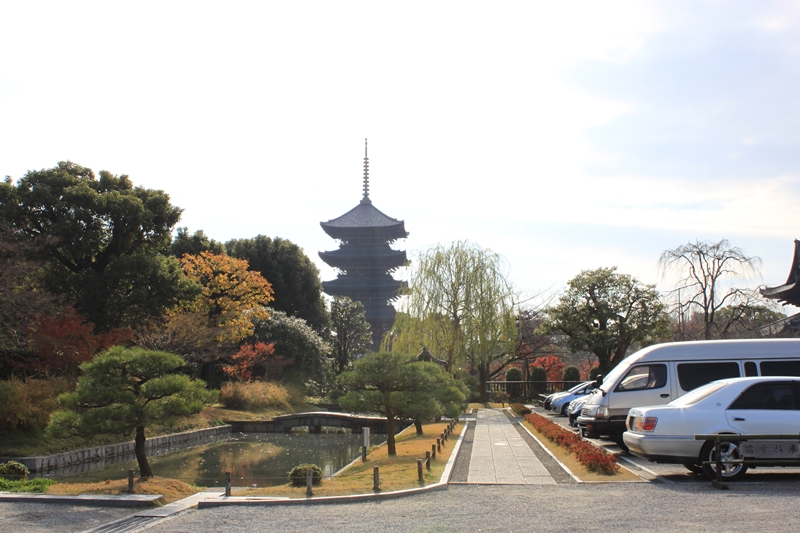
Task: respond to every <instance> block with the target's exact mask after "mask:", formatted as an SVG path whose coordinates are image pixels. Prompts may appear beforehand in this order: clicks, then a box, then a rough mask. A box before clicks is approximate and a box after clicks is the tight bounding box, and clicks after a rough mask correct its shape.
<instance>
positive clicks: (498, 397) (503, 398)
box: [492, 390, 509, 407]
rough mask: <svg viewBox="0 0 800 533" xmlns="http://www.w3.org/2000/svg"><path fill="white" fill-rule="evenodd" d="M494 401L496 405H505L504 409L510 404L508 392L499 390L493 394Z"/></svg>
mask: <svg viewBox="0 0 800 533" xmlns="http://www.w3.org/2000/svg"><path fill="white" fill-rule="evenodd" d="M492 401H493V402H495V403H500V404H503V407H505V406H506V404H507V403H508V402H509V398H508V393H507V392H506V391H502V390H497V391H494V392H493V393H492Z"/></svg>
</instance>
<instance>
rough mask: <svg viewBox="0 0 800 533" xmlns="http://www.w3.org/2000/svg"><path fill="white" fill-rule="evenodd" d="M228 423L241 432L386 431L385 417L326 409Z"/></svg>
mask: <svg viewBox="0 0 800 533" xmlns="http://www.w3.org/2000/svg"><path fill="white" fill-rule="evenodd" d="M228 424H230V425H231V426H232V428H231V430H232V431H234V432H241V433H288V432H290V431H292V429H293V428H296V427H307V428H308V432H309V433H319V432H320V431H321V430H322V428H323V427H332V428H342V429H349V430H350V431H351V432H352V433H361V430H362V428H369V431H370V433H387V432H388V430H387V428H386V419H385V418H381V417H378V416H360V415H353V414H348V413H334V412H328V411H317V412H312V413H293V414H290V415H280V416H276V417H274V418H273V419H272V420H265V421H256V422H228ZM409 424H410V422H407V421H405V420H398V421H396V426H397V430H398V431H399V430H401V429H403V428H405V427H407V426H408V425H409Z"/></svg>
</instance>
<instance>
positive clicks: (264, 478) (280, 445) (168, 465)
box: [42, 433, 386, 487]
mask: <svg viewBox="0 0 800 533" xmlns="http://www.w3.org/2000/svg"><path fill="white" fill-rule="evenodd" d="M385 440H386V435H376V434H372V435H370V444H371V445H377V444H380V443H381V442H383V441H385ZM361 445H362V437H361V435H353V434H341V433H320V434H307V433H291V434H283V433H234V434H232V435H230V436H220V437H216V438H214V439H211V440H210V441H208V442H206V443H204V444H200V445H196V446H192V447H174V446H173V447H171V448H165V449H162V450H158V451H156V450H151V451H149V452H148V461H149V463H150V466H151V467H152V469H153V473H154V474H155V475H157V476H162V477H169V478H173V479H179V480H181V481H183V482H185V483H189V484H193V485H198V486H202V487H214V486H220V487H224V486H225V472H230V473H231V481H232V484H233V485H234V486H238V487H243V486H246V487H252V486H259V487H263V486H271V485H281V484H283V483H286V475H287V473H288V472H289V470H291V469H292V468H293V467H295V466H297V465H298V464H302V463H313V464H316V465H319V466H320V467H321V468H322V470H323V472H324V475H325V476H326V477H327V476H330V475H332V474H334V473H335V472H337V471H338V470H340V469H342V468H343V467H344V466H346V465H347V464H349V463H350V462H351V461H353V460H354V459H356V458H357V457H359V456H360V455H361ZM129 469H133V470H134V472H135V474H136V475H138V473H139V468H138V465H137V462H136V459H135V457H134V456H133V454H130V455H128V456H125V457H122V458H119V460H118V461H115V462H114V463H113V464H109V460H108V459H106V460H105V464H102V463H82V464H80V465H72V466H71V467H69V468H65V469H60V470H50V471H48V472H44V473H42V475H43V476H47V477H53V478H56V479H58V480H59V481H65V482H73V483H80V482H83V483H87V482H96V481H102V480H106V479H119V478H126V477H127V476H128V470H129Z"/></svg>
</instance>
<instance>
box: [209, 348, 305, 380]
mask: <svg viewBox="0 0 800 533" xmlns="http://www.w3.org/2000/svg"><path fill="white" fill-rule="evenodd" d="M232 359H233V364H232V365H226V366H223V367H222V369H223V370H224V371H225V373H226V374H228V375H230V376H238V377H239V378H241V379H242V380H244V381H250V380H252V379H254V378H258V377H266V378H280V376H281V374H283V369H284V368H285V367H286V366H288V365H290V364H291V363H292V361H291V359H288V360H287V359H286V358H285V357H283V356H280V355H275V346H274V345H273V344H266V343H263V342H257V343H255V344H245V345H243V346H242V347H241V348H239V351H238V352H236V353H235V354H234V355H233V358H232Z"/></svg>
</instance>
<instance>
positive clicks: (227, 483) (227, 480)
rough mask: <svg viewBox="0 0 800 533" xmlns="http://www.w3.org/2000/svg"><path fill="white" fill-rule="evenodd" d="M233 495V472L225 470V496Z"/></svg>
mask: <svg viewBox="0 0 800 533" xmlns="http://www.w3.org/2000/svg"><path fill="white" fill-rule="evenodd" d="M230 495H231V473H230V472H225V496H230Z"/></svg>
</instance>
